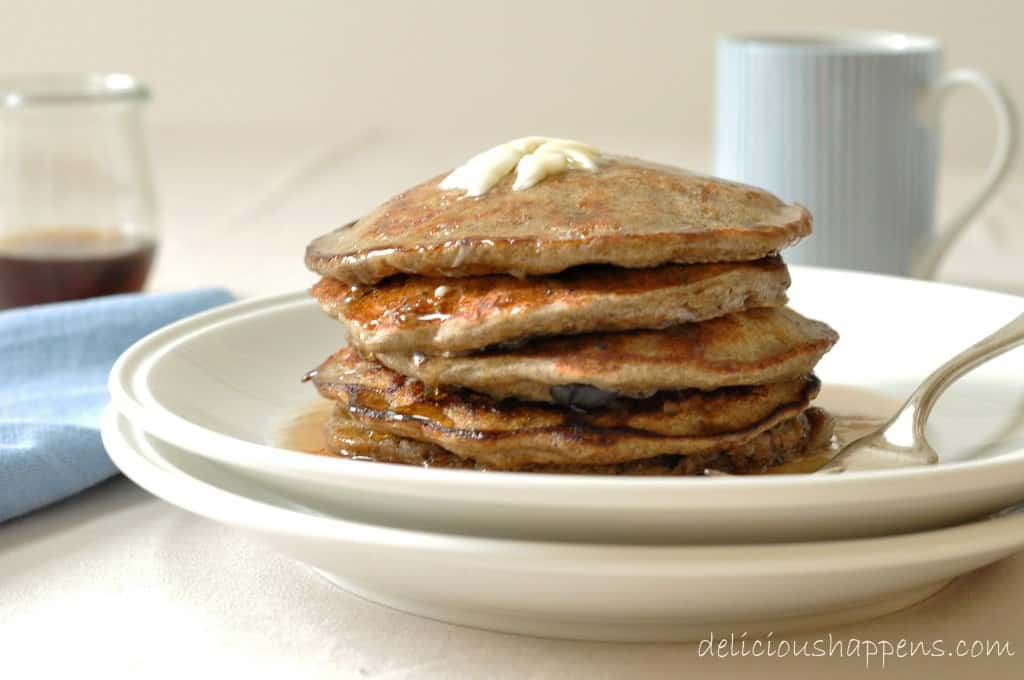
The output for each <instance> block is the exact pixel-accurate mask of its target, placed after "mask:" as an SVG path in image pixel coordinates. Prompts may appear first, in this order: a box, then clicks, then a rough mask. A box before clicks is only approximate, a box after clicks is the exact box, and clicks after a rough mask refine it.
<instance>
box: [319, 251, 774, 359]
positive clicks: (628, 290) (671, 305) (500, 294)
mask: <svg viewBox="0 0 1024 680" xmlns="http://www.w3.org/2000/svg"><path fill="white" fill-rule="evenodd" d="M789 283H790V279H789V272H788V271H787V269H786V265H785V264H783V263H782V260H781V259H780V258H778V257H770V258H766V259H763V260H756V261H754V262H744V263H737V264H692V265H667V266H664V267H658V268H655V269H621V268H618V267H609V266H604V265H595V266H587V267H576V268H573V269H570V270H568V271H565V272H562V273H561V274H556V275H551V276H541V277H531V278H528V279H517V278H514V277H512V276H504V275H494V276H480V277H472V278H464V279H437V278H425V277H406V276H402V277H395V278H391V279H388V280H387V281H383V282H381V283H379V284H377V285H376V286H348V285H346V284H344V283H341V282H340V281H335V280H334V279H323V280H321V281H320V282H319V283H317V284H316V285H315V286H314V287H313V290H312V293H313V296H314V297H315V298H316V299H317V301H318V302H319V303H320V306H321V307H322V308H323V309H324V311H325V312H327V313H328V314H329V315H331V316H333V317H335V318H337V319H339V320H341V321H343V322H344V323H345V324H346V326H347V327H348V337H349V341H350V342H351V343H352V344H354V345H355V346H357V347H359V348H360V349H361V350H363V351H364V352H401V353H406V354H408V353H412V352H424V353H426V354H444V355H452V354H458V353H464V352H467V351H470V350H475V349H480V348H483V347H487V346H489V345H496V344H499V343H507V342H513V341H518V340H521V339H524V338H527V337H530V336H538V335H572V334H577V333H589V332H595V331H622V330H632V329H638V328H665V327H668V326H673V325H677V324H681V323H687V322H693V321H703V320H705V319H711V318H714V317H718V316H723V315H725V314H729V313H732V312H737V311H741V310H743V309H747V308H749V307H770V306H781V305H784V304H785V303H786V289H787V288H788V287H789Z"/></svg>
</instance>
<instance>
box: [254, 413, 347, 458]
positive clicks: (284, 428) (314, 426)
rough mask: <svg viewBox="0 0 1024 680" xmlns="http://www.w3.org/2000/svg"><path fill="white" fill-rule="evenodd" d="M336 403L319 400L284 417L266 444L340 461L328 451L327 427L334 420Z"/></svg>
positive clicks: (272, 430) (273, 429)
mask: <svg viewBox="0 0 1024 680" xmlns="http://www.w3.org/2000/svg"><path fill="white" fill-rule="evenodd" d="M333 410H334V403H333V402H330V401H328V400H326V399H317V400H316V401H312V402H310V403H308V404H303V405H302V406H300V407H299V408H296V409H295V410H293V411H291V412H289V413H286V414H284V417H283V418H282V419H281V421H280V422H278V423H276V424H275V426H274V427H273V428H272V429H271V432H270V435H269V436H268V437H267V440H268V441H267V443H268V444H270V445H271V446H276V447H278V448H282V449H288V450H289V451H299V452H301V453H312V454H314V455H317V456H330V457H333V458H340V456H338V455H337V454H335V453H332V452H331V451H328V450H327V441H326V439H325V437H324V424H325V423H326V422H327V419H328V418H330V417H331V412H332V411H333Z"/></svg>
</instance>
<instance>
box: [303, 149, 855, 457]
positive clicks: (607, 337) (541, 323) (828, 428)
mask: <svg viewBox="0 0 1024 680" xmlns="http://www.w3.org/2000/svg"><path fill="white" fill-rule="evenodd" d="M442 178H443V177H438V178H434V179H432V180H430V181H428V182H425V183H423V184H421V185H419V186H416V187H414V188H412V189H410V190H408V191H406V192H405V193H403V194H401V195H399V196H397V197H395V198H394V199H392V200H390V201H389V202H387V203H385V204H384V205H382V206H381V207H379V208H378V209H377V210H375V211H374V212H372V213H370V214H369V215H367V216H366V217H364V218H363V219H361V220H359V221H358V222H355V223H354V224H351V225H348V226H346V227H344V228H342V229H339V230H337V231H335V232H332V233H330V234H327V235H325V236H322V237H320V238H318V239H316V240H315V241H313V243H311V244H310V246H309V248H308V249H307V253H306V263H307V265H308V266H309V267H310V268H311V269H312V270H313V271H315V272H317V273H319V274H320V275H322V276H323V277H324V278H323V279H322V280H321V281H320V282H319V283H317V284H316V286H314V288H313V295H314V296H315V297H316V299H317V300H318V301H319V302H320V305H321V306H322V307H323V309H324V311H325V312H326V313H327V314H329V315H331V316H332V317H335V318H337V319H338V320H340V321H341V322H343V323H344V325H345V326H346V327H347V329H348V337H349V346H348V347H345V348H343V349H341V350H340V351H339V352H337V353H336V354H334V355H333V356H331V357H329V358H328V359H327V360H326V361H325V362H324V363H323V364H322V365H321V366H320V367H319V368H318V369H316V370H315V371H314V372H312V373H311V374H310V376H311V378H312V380H313V381H314V384H315V385H316V387H317V389H318V390H319V392H320V394H321V395H323V396H324V397H326V398H328V399H331V400H334V401H335V402H336V406H335V408H334V412H333V416H332V417H331V419H330V421H329V422H328V423H327V441H328V448H329V449H330V450H331V451H332V452H334V453H337V454H340V455H343V456H347V457H352V458H360V459H372V460H377V461H385V462H395V463H406V464H416V465H429V466H440V467H458V468H478V469H493V470H519V471H535V472H584V473H593V474H598V473H605V474H665V475H677V474H701V473H705V472H707V471H709V470H718V471H724V472H732V473H748V472H761V471H765V470H767V469H769V468H771V467H773V466H777V465H780V464H782V463H786V462H788V461H793V460H795V459H799V458H803V457H806V456H809V455H812V454H813V453H816V452H817V451H818V450H820V449H821V448H822V447H823V446H824V445H825V444H827V442H828V441H829V440H830V439H831V435H832V424H831V419H830V418H829V417H828V415H827V414H825V413H824V412H823V411H822V410H820V409H817V408H812V407H810V403H811V400H812V399H814V397H815V396H816V395H817V392H818V389H819V381H818V379H817V378H816V377H815V376H814V374H813V372H812V371H813V369H814V366H815V364H816V363H817V362H818V360H819V359H820V358H821V357H822V355H823V354H824V353H825V352H826V351H828V350H829V348H830V347H831V346H832V345H833V344H834V343H835V342H836V340H837V335H836V333H835V332H834V331H833V330H832V329H831V328H829V327H828V326H826V325H825V324H823V323H820V322H818V321H812V320H809V319H806V318H804V317H802V316H800V315H799V314H797V313H796V312H794V311H793V310H791V309H789V308H787V307H786V306H785V304H786V301H787V298H786V290H787V288H788V286H789V283H790V278H789V273H788V271H787V269H786V266H785V264H784V263H783V262H782V260H781V259H780V258H779V256H778V254H777V253H778V252H779V251H780V250H781V249H783V248H785V247H787V246H789V245H791V244H792V243H794V242H795V241H797V240H798V239H800V238H801V237H803V236H805V235H807V234H809V233H810V230H811V219H810V215H809V214H808V213H807V211H806V210H805V209H804V208H802V207H801V206H798V205H788V204H786V203H783V202H782V201H780V200H779V199H778V198H776V197H775V196H773V195H771V194H769V193H767V192H764V191H761V190H758V189H755V188H752V187H748V186H744V185H739V184H735V183H731V182H726V181H723V180H718V179H713V178H709V177H704V176H699V175H695V174H692V173H689V172H686V171H683V170H680V169H676V168H670V167H665V166H660V165H654V164H650V163H646V162H642V161H637V160H633V159H627V158H619V157H611V158H606V159H605V160H604V162H603V163H602V164H601V167H600V168H599V170H597V171H596V172H590V171H569V172H565V173H564V174H561V175H557V176H554V177H548V178H547V179H545V180H544V181H542V182H540V183H539V184H537V185H535V186H532V187H530V188H529V189H526V190H522V191H513V189H512V178H511V177H505V178H504V179H502V180H501V181H499V182H498V184H497V185H496V186H494V187H493V188H492V189H491V190H490V191H488V192H487V193H485V194H483V195H482V196H479V197H470V196H466V195H464V194H463V193H462V192H460V191H458V190H444V189H442V188H441V187H440V186H439V185H440V182H441V180H442Z"/></svg>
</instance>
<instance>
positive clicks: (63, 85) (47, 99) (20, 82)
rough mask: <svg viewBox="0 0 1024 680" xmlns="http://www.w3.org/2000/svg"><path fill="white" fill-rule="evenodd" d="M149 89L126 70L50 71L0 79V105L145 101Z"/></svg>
mask: <svg viewBox="0 0 1024 680" xmlns="http://www.w3.org/2000/svg"><path fill="white" fill-rule="evenodd" d="M149 97H150V92H149V88H148V87H146V85H145V84H144V83H142V82H141V81H140V80H138V79H137V78H135V77H134V76H131V75H129V74H127V73H54V74H39V75H24V76H12V77H5V78H0V108H9V109H11V108H21V107H25V106H32V105H35V104H89V103H99V102H109V101H114V100H134V101H145V100H147V99H149Z"/></svg>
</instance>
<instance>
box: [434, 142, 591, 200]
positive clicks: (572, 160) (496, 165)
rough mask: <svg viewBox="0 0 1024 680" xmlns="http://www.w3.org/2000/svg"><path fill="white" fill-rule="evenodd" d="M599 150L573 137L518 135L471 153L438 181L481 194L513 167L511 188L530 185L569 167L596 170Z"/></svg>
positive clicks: (521, 187) (445, 187) (443, 184)
mask: <svg viewBox="0 0 1024 680" xmlns="http://www.w3.org/2000/svg"><path fill="white" fill-rule="evenodd" d="M600 158H601V153H600V152H599V151H598V150H597V149H595V148H594V147H592V146H588V145H586V144H584V143H582V142H577V141H574V140H572V139H556V138H554V137H520V138H519V139H513V140H512V141H511V142H505V143H504V144H499V145H498V146H495V147H493V148H490V149H487V150H486V151H484V152H481V153H479V154H477V155H476V156H473V157H472V158H470V159H469V160H468V161H466V162H465V163H463V164H462V165H460V166H459V167H458V168H456V169H455V170H454V171H453V172H452V173H451V174H450V175H448V176H447V177H445V178H444V180H442V181H441V185H440V186H441V188H442V189H445V190H448V189H462V190H464V191H465V192H466V194H467V195H468V196H482V195H483V194H485V193H487V192H488V191H490V189H491V187H493V186H494V185H495V184H497V183H498V182H499V181H501V179H502V178H503V177H504V176H505V175H507V174H509V173H511V172H512V170H513V169H515V172H516V179H515V182H514V183H513V184H512V190H513V191H522V190H523V189H529V188H530V187H532V186H533V185H534V184H537V183H538V182H540V181H541V180H543V179H544V178H545V177H550V176H552V175H558V174H561V173H563V172H565V171H566V170H569V169H582V170H589V171H590V172H595V171H596V170H597V167H598V166H597V163H598V160H599V159H600Z"/></svg>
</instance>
